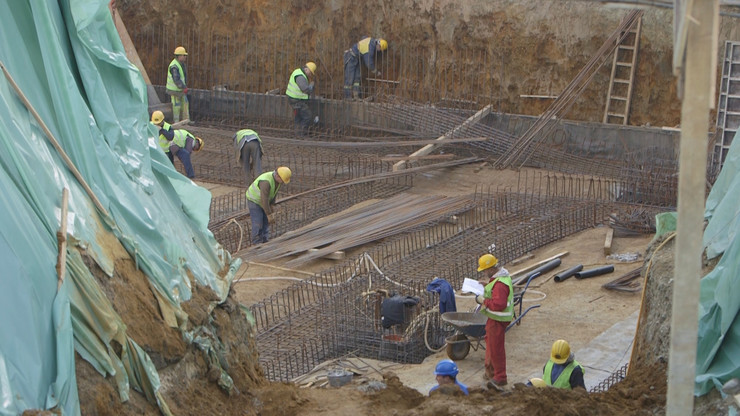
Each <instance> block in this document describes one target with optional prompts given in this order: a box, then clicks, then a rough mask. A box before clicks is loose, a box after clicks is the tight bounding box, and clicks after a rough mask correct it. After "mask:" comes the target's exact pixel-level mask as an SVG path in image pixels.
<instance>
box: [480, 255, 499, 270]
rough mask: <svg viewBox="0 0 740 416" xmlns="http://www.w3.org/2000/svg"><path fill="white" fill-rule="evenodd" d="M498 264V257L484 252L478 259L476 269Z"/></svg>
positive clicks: (488, 267) (484, 268)
mask: <svg viewBox="0 0 740 416" xmlns="http://www.w3.org/2000/svg"><path fill="white" fill-rule="evenodd" d="M497 264H498V259H497V258H496V257H494V255H493V254H484V255H482V256H480V258H479V259H478V271H479V272H482V271H483V270H486V269H490V268H491V267H495V266H496V265H497Z"/></svg>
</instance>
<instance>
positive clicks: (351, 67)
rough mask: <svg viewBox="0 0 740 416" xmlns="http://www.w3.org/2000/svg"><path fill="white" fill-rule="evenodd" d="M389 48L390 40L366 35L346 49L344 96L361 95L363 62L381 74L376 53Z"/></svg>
mask: <svg viewBox="0 0 740 416" xmlns="http://www.w3.org/2000/svg"><path fill="white" fill-rule="evenodd" d="M386 49H388V42H387V41H386V40H385V39H375V38H371V37H369V36H368V37H365V38H363V39H362V40H360V41H359V42H357V43H356V44H354V45H352V47H351V48H349V49H347V50H346V51H344V98H345V99H348V98H353V97H354V98H355V99H359V98H361V97H360V78H361V72H362V68H361V66H362V64H361V62H363V63H365V66H366V67H367V69H368V71H370V72H371V73H373V74H375V76H378V77H379V76H381V75H382V74H381V73H380V71H378V70H377V68H375V58H376V54H377V53H380V52H383V51H385V50H386Z"/></svg>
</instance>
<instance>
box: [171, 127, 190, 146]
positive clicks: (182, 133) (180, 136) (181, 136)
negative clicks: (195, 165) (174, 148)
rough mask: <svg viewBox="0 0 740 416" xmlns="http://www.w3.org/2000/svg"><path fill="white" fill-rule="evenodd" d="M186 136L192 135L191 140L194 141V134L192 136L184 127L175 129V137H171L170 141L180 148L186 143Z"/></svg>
mask: <svg viewBox="0 0 740 416" xmlns="http://www.w3.org/2000/svg"><path fill="white" fill-rule="evenodd" d="M188 137H192V138H193V141H195V136H193V135H192V134H191V133H190V132H189V131H187V130H184V129H178V130H175V138H173V139H172V143H174V144H176V145H178V146H180V149H184V148H185V145H187V143H188ZM193 144H195V143H193Z"/></svg>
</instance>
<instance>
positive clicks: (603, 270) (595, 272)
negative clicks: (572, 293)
mask: <svg viewBox="0 0 740 416" xmlns="http://www.w3.org/2000/svg"><path fill="white" fill-rule="evenodd" d="M613 271H614V265H613V264H610V265H608V266H604V267H597V268H595V269H591V270H584V271H581V272H578V273H576V274H575V275H574V276H575V277H576V279H586V278H589V277H594V276H601V275H602V274H607V273H611V272H613Z"/></svg>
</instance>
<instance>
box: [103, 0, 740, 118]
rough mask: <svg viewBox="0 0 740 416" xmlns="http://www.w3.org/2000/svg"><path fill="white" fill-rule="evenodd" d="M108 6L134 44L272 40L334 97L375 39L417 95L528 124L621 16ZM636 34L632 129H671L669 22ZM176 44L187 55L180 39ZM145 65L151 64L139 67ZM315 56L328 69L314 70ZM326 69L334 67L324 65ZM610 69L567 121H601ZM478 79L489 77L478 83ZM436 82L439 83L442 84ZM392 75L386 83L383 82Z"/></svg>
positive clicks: (376, 2)
mask: <svg viewBox="0 0 740 416" xmlns="http://www.w3.org/2000/svg"><path fill="white" fill-rule="evenodd" d="M117 5H118V9H119V11H120V12H121V15H122V18H123V20H124V23H125V24H126V26H127V27H128V30H129V32H130V33H131V35H132V37H133V38H137V36H139V35H142V34H151V36H153V37H155V38H156V37H157V36H161V34H162V33H163V32H162V31H163V30H165V31H166V33H167V34H168V35H167V36H173V35H172V33H176V32H181V33H185V32H186V31H189V30H191V29H192V30H195V31H196V33H197V34H198V35H199V36H205V35H208V36H211V35H213V36H215V39H217V41H216V43H218V39H221V41H222V42H223V43H225V42H226V40H225V39H226V38H225V37H226V36H229V35H236V34H249V36H253V37H250V38H249V39H254V40H253V41H250V42H252V43H255V44H256V45H249V47H250V48H256V49H257V50H261V51H262V52H264V53H265V54H266V52H267V51H270V50H271V49H274V48H276V46H277V47H278V48H280V47H281V43H280V42H279V41H275V40H276V39H278V38H279V39H281V40H282V39H285V40H286V41H285V42H288V43H290V44H291V45H293V44H294V45H298V47H299V49H300V48H303V49H305V51H306V54H307V55H308V56H313V57H314V58H312V59H314V60H316V61H317V63H318V65H319V69H320V71H321V80H322V81H323V82H325V83H326V82H327V80H332V83H333V84H336V85H334V87H336V88H341V80H342V65H341V53H342V49H343V48H347V47H349V46H350V45H351V44H352V43H353V42H356V41H357V40H358V39H360V38H361V37H363V36H365V35H372V36H376V37H384V38H385V39H388V40H389V44H390V48H389V51H388V52H387V53H388V54H389V56H388V59H389V60H393V59H395V57H397V55H398V54H399V53H401V52H399V51H403V53H404V54H410V55H411V54H414V53H415V52H418V54H419V55H421V56H423V61H422V62H421V65H422V66H423V68H420V69H419V71H418V74H419V75H418V77H420V78H421V79H418V80H415V82H418V86H419V88H424V87H428V88H442V86H440V85H434V84H439V83H442V82H446V81H445V80H451V82H454V83H455V84H460V85H455V86H454V88H453V87H451V86H445V87H444V88H447V89H451V90H452V91H453V92H454V91H455V90H457V89H460V90H465V91H467V90H472V89H479V90H481V91H491V92H492V94H495V96H493V97H491V99H492V100H493V101H495V102H496V105H497V111H501V112H508V113H519V114H532V115H539V114H541V113H542V112H543V111H544V110H545V109H546V108H547V107H548V106H549V105H550V104H551V103H552V100H551V99H546V98H527V97H521V95H557V94H559V93H560V92H561V91H562V90H563V89H564V88H565V87H566V86H567V85H568V83H569V82H570V81H571V80H572V79H573V77H574V76H576V74H577V73H578V72H579V70H580V69H581V68H582V67H583V66H584V64H585V63H586V62H587V61H588V60H589V59H590V58H591V56H592V55H593V54H594V53H595V52H596V51H597V50H598V49H599V47H600V46H601V45H602V43H603V42H604V40H605V39H606V38H607V36H608V35H609V34H610V33H611V32H612V31H613V30H614V29H615V28H616V27H617V25H618V24H619V22H620V20H621V19H622V17H623V16H624V15H625V14H626V10H625V9H622V8H608V7H606V6H604V5H603V4H597V3H596V2H594V3H591V2H587V1H559V0H543V1H524V0H520V1H513V0H505V1H502V0H497V1H486V0H460V1H456V0H402V1H390V0H367V1H365V2H361V3H357V2H353V1H349V0H332V1H327V2H305V1H298V0H276V1H266V0H218V1H215V0H117ZM642 23H643V24H642V36H641V39H640V51H639V55H638V63H637V75H636V80H635V84H634V95H633V99H632V111H631V118H630V124H632V125H646V124H650V125H654V126H675V125H678V124H679V120H680V101H679V100H677V96H676V81H675V78H674V76H673V73H672V54H673V49H672V33H673V26H672V25H673V17H672V10H670V9H658V8H653V9H647V10H645V14H644V17H643V22H642ZM736 23H737V19H735V18H730V17H724V18H722V19H721V30H720V43H721V45H720V52H719V53H720V54H721V53H722V45H723V44H724V41H725V40H727V39H730V40H733V39H740V36H739V35H738V29H737V25H736ZM233 39H234V38H232V42H233ZM181 41H182V42H183V43H187V40H186V39H182V40H181ZM173 42H175V40H173ZM327 45H336V46H333V48H334V49H338V50H337V51H329V52H330V53H329V52H327V51H326V48H328V46H327ZM224 47H225V48H226V49H227V50H228V48H229V47H234V46H233V45H231V46H229V45H225V44H209V49H216V48H222V49H223V48H224ZM150 49H151V47H147V48H141V47H139V48H138V51H139V54H140V55H141V56H142V61H143V62H144V65H145V66H146V67H147V72H149V73H150V74H151V73H155V72H164V68H166V64H167V63H168V62H159V61H160V60H162V59H161V58H160V56H169V55H167V54H164V55H162V53H161V52H160V51H154V50H150ZM235 50H236V52H234V53H235V54H237V55H242V56H237V58H238V59H236V60H234V59H233V58H234V57H231V61H230V64H229V65H231V66H235V64H234V62H238V64H239V65H244V66H246V65H250V72H252V71H256V72H259V73H260V74H267V75H260V76H274V77H275V78H276V79H278V80H281V79H282V78H284V77H286V76H287V73H286V74H283V72H284V71H285V69H284V68H283V67H284V66H285V65H286V63H285V62H282V61H281V62H277V61H275V60H273V61H272V62H271V59H264V62H259V63H255V62H250V57H247V56H243V55H245V54H246V52H245V50H246V48H239V45H237V46H236V47H235ZM254 50H255V49H250V51H254ZM152 54H155V55H156V58H154V57H153V56H152V57H149V55H152ZM230 54H231V53H230ZM250 56H255V55H254V53H252V54H251V55H250ZM256 56H263V54H262V53H257V55H256ZM322 56H331V57H332V58H333V59H332V60H329V61H326V62H324V61H322V59H324V58H322ZM335 57H338V59H339V61H337V62H334V60H335V59H337V58H335ZM476 57H485V58H480V59H485V65H486V67H485V68H483V67H478V66H476V65H477V64H479V63H476V62H474V61H475V59H476ZM191 58H194V59H195V57H191ZM461 61H462V62H461ZM225 65H226V64H225ZM290 65H293V63H292V62H291V63H290ZM610 66H611V59H609V60H608V61H607V63H606V65H605V67H603V68H601V70H600V71H599V72H598V74H597V75H596V76H595V77H594V79H593V81H592V82H591V84H590V85H589V87H588V88H587V89H586V91H585V92H584V94H583V96H582V97H581V98H580V99H579V100H578V101H577V102H576V104H575V105H574V107H573V108H572V109H571V111H570V112H569V114H568V115H567V117H566V118H569V119H574V120H588V121H601V119H602V117H603V113H604V106H605V101H606V94H607V90H608V86H609V75H610ZM471 68H474V69H471ZM230 70H231V69H229V68H220V69H215V70H211V71H215V72H219V73H221V72H223V73H227V72H229V71H230ZM390 70H391V71H393V70H394V69H393V68H390ZM720 70H721V69H720ZM471 71H473V73H471ZM483 71H484V72H487V73H486V74H480V72H483ZM327 72H328V74H327ZM442 73H443V74H445V76H444V77H440V75H439V74H442ZM455 74H458V76H455ZM396 75H397V74H393V73H391V74H386V76H387V77H388V78H389V79H394V76H396ZM415 76H416V75H415ZM153 78H154V79H156V77H153ZM235 83H236V84H239V85H241V88H242V89H249V88H248V87H244V86H246V85H248V84H249V82H247V81H244V82H238V81H237V82H235ZM465 84H470V85H465ZM195 87H196V88H210V87H212V86H211V85H196V86H195ZM237 89H239V87H237ZM259 92H264V91H259Z"/></svg>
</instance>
